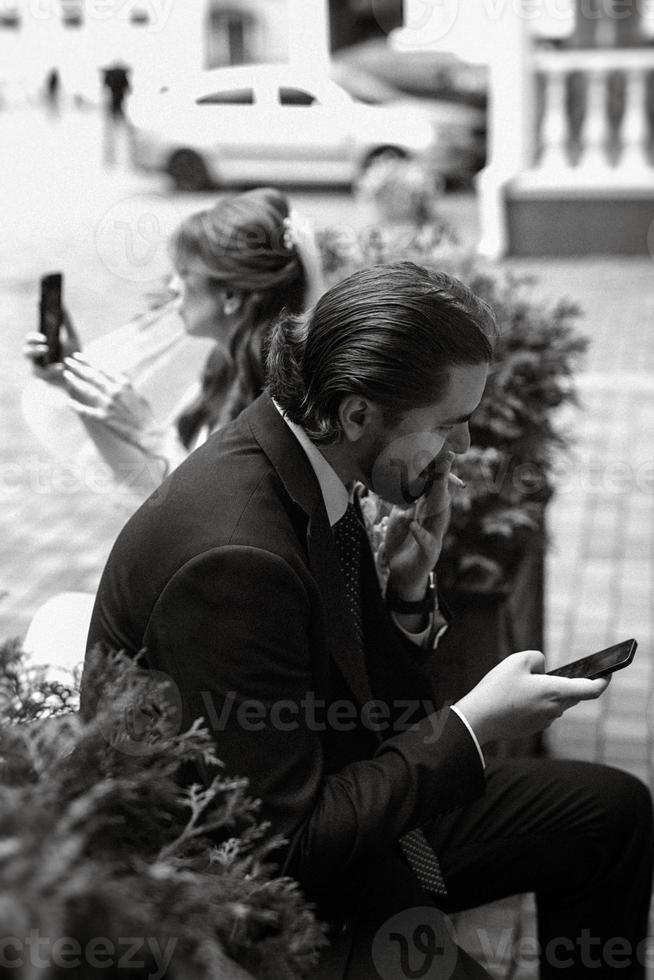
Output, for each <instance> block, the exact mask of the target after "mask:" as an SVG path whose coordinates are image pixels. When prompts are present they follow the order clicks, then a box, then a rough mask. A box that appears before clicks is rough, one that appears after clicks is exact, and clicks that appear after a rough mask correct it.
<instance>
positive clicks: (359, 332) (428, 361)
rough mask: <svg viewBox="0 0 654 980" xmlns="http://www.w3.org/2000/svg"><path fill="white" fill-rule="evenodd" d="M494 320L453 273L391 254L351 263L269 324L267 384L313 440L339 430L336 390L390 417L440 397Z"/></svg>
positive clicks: (478, 354)
mask: <svg viewBox="0 0 654 980" xmlns="http://www.w3.org/2000/svg"><path fill="white" fill-rule="evenodd" d="M496 337H497V325H496V322H495V317H494V315H493V313H492V311H491V309H490V307H489V306H488V305H487V304H486V303H484V302H483V300H481V299H479V297H478V296H476V295H475V294H474V293H473V292H472V291H471V290H470V289H468V287H467V286H465V285H464V284H463V283H462V282H460V281H459V280H458V279H455V278H453V277H452V276H449V275H446V274H445V273H443V272H436V271H432V270H429V269H425V268H423V267H422V266H419V265H415V264H414V263H413V262H396V263H389V264H387V265H375V266H371V267H369V268H367V269H362V270H360V271H359V272H355V273H353V274H352V275H351V276H348V278H347V279H344V280H342V281H341V282H339V283H337V284H336V285H335V286H333V287H332V288H331V289H329V290H328V291H327V292H326V293H325V294H324V295H323V296H322V297H321V298H320V299H319V300H318V302H317V303H316V305H315V306H314V308H313V309H312V310H310V311H309V312H308V313H307V314H306V315H304V316H284V315H282V317H281V318H280V319H279V320H278V321H277V323H276V324H275V326H274V327H273V331H272V335H271V338H270V344H269V352H268V390H269V391H270V394H271V395H272V396H273V398H274V399H275V400H276V401H277V403H278V404H279V406H280V407H281V408H282V409H283V411H284V412H285V413H286V414H287V415H288V417H289V418H290V419H291V421H293V422H296V423H297V424H298V425H301V426H302V427H303V429H304V430H305V431H306V432H307V434H308V436H309V437H310V438H311V439H312V440H313V441H314V442H317V443H330V442H336V441H337V440H338V439H339V438H340V435H341V428H340V423H339V418H338V410H339V406H340V403H341V401H342V400H343V398H346V397H348V396H349V395H359V396H361V397H363V398H366V399H369V400H370V401H372V402H374V403H375V404H377V405H379V406H380V407H381V408H382V411H383V413H384V418H385V420H386V422H387V424H389V425H393V424H395V422H396V421H397V420H398V419H399V418H400V417H401V416H402V415H403V414H404V413H406V412H408V411H411V410H412V409H415V408H421V407H423V406H425V405H430V404H434V403H436V402H438V401H440V400H441V399H442V398H443V397H444V396H445V395H446V393H447V389H448V385H449V377H450V369H451V368H452V367H454V366H455V365H457V366H461V365H474V364H483V363H488V362H489V361H490V360H491V358H492V356H493V345H494V341H495V339H496Z"/></svg>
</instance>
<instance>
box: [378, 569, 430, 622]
mask: <svg viewBox="0 0 654 980" xmlns="http://www.w3.org/2000/svg"><path fill="white" fill-rule="evenodd" d="M436 598H437V594H436V583H435V581H434V573H433V572H430V573H429V580H428V582H427V592H426V593H425V597H424V599H415V600H413V601H410V600H408V599H401V598H400V596H399V595H398V594H397V593H396V592H394V590H393V587H392V585H391V583H390V581H389V583H388V585H387V586H386V605H387V606H388V608H389V609H392V610H393V612H396V613H400V614H401V615H404V616H416V615H419V614H424V613H432V612H434V609H435V608H436Z"/></svg>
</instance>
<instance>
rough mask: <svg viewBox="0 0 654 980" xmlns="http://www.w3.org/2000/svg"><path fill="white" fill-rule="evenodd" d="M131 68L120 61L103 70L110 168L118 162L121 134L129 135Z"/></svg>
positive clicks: (106, 159) (106, 155)
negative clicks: (128, 102)
mask: <svg viewBox="0 0 654 980" xmlns="http://www.w3.org/2000/svg"><path fill="white" fill-rule="evenodd" d="M129 76H130V68H129V67H128V65H126V64H125V63H124V62H123V61H121V60H120V59H117V60H116V61H113V62H112V63H111V64H110V65H108V66H107V67H106V68H103V69H102V88H103V91H104V149H103V158H104V162H105V163H106V164H107V165H108V166H113V165H114V164H115V162H116V155H117V153H116V146H117V141H118V139H119V138H120V136H121V134H122V135H123V136H126V134H127V119H126V116H125V100H126V98H127V96H128V94H129V92H130V91H131V85H130V80H129Z"/></svg>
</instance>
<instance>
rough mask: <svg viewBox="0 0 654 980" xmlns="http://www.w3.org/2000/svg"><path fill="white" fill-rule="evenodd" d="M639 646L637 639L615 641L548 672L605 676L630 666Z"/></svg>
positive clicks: (589, 676) (572, 675) (558, 674)
mask: <svg viewBox="0 0 654 980" xmlns="http://www.w3.org/2000/svg"><path fill="white" fill-rule="evenodd" d="M637 646H638V644H637V643H636V641H635V640H623V641H622V643H615V644H614V645H613V646H612V647H607V648H606V650H598V652H597V653H591V654H589V655H588V656H587V657H582V658H581V660H574V661H573V662H572V663H570V664H564V665H563V667H557V668H556V670H548V671H547V673H548V674H553V675H554V676H556V677H588V678H589V679H590V680H594V679H595V678H596V677H605V676H606V674H612V673H613V671H614V670H622V668H623V667H628V666H629V664H630V663H631V661H632V660H633V659H634V654H635V652H636V647H637Z"/></svg>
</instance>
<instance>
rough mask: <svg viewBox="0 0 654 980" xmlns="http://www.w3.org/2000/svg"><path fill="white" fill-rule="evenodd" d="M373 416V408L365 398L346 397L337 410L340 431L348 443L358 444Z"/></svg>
mask: <svg viewBox="0 0 654 980" xmlns="http://www.w3.org/2000/svg"><path fill="white" fill-rule="evenodd" d="M373 414H374V408H373V405H372V403H371V402H369V401H368V399H367V398H362V397H361V396H360V395H348V396H347V398H344V399H343V401H342V402H341V404H340V405H339V408H338V419H339V422H340V423H341V431H342V433H343V435H344V437H345V438H346V439H347V440H348V442H358V441H359V439H360V438H361V436H362V435H363V434H364V433H365V431H366V429H367V427H368V425H369V423H370V420H371V418H372V416H373Z"/></svg>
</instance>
